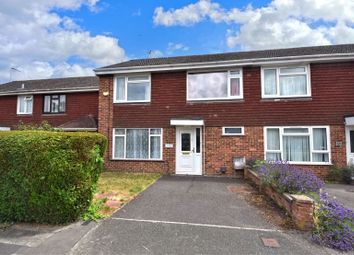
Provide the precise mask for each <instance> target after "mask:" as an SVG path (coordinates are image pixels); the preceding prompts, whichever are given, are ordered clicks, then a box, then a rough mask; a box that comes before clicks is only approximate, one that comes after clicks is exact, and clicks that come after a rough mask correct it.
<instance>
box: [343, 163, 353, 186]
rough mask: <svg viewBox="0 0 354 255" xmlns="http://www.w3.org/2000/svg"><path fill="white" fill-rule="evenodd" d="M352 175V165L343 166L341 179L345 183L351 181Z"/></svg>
mask: <svg viewBox="0 0 354 255" xmlns="http://www.w3.org/2000/svg"><path fill="white" fill-rule="evenodd" d="M353 176H354V168H353V166H348V167H345V168H343V170H342V181H343V182H344V183H346V184H351V183H352V178H353Z"/></svg>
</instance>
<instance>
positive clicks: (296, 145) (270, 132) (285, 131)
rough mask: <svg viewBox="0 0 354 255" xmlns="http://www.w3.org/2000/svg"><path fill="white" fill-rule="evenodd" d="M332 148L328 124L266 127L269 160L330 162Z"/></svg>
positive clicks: (265, 140)
mask: <svg viewBox="0 0 354 255" xmlns="http://www.w3.org/2000/svg"><path fill="white" fill-rule="evenodd" d="M330 148H331V144H330V130H329V127H328V126H305V127H302V126H301V127H297V126H293V127H265V128H264V151H265V159H266V160H268V161H287V162H289V163H293V164H309V165H310V164H330V163H331V151H330Z"/></svg>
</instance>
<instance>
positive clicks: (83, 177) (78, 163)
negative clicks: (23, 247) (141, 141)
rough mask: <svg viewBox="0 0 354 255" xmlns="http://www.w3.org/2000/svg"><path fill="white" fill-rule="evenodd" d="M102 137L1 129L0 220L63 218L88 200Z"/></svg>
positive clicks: (99, 166) (76, 213) (74, 214)
mask: <svg viewBox="0 0 354 255" xmlns="http://www.w3.org/2000/svg"><path fill="white" fill-rule="evenodd" d="M106 143H107V141H106V138H105V137H104V136H102V135H100V134H96V133H69V132H44V131H4V132H1V133H0V166H1V167H0V221H21V222H41V223H54V224H55V223H65V222H71V221H74V220H76V219H78V218H79V217H80V216H81V215H82V214H83V213H84V212H85V210H86V209H87V208H88V206H89V205H90V203H91V200H92V197H93V194H94V191H95V186H96V182H97V180H98V178H99V174H100V172H101V171H102V168H103V154H104V151H105V149H106Z"/></svg>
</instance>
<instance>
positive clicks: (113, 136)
mask: <svg viewBox="0 0 354 255" xmlns="http://www.w3.org/2000/svg"><path fill="white" fill-rule="evenodd" d="M116 129H123V130H124V135H119V134H118V135H117V134H116ZM128 129H145V130H146V129H147V130H149V141H148V148H149V151H148V156H149V157H148V158H127V149H126V148H127V138H126V136H127V130H128ZM151 129H160V130H161V133H160V134H151ZM112 133H113V135H112V160H132V161H162V160H163V128H113V130H112ZM116 136H120V137H124V158H118V157H115V154H116V153H115V152H116V146H115V143H116V139H115V138H116ZM156 136H157V137H160V149H161V151H160V158H151V155H150V154H151V151H150V149H151V148H150V145H151V137H156Z"/></svg>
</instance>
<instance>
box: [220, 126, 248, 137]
mask: <svg viewBox="0 0 354 255" xmlns="http://www.w3.org/2000/svg"><path fill="white" fill-rule="evenodd" d="M227 128H241V133H226V132H225V130H226V129H227ZM222 135H223V136H244V135H245V127H243V126H227V127H222Z"/></svg>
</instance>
